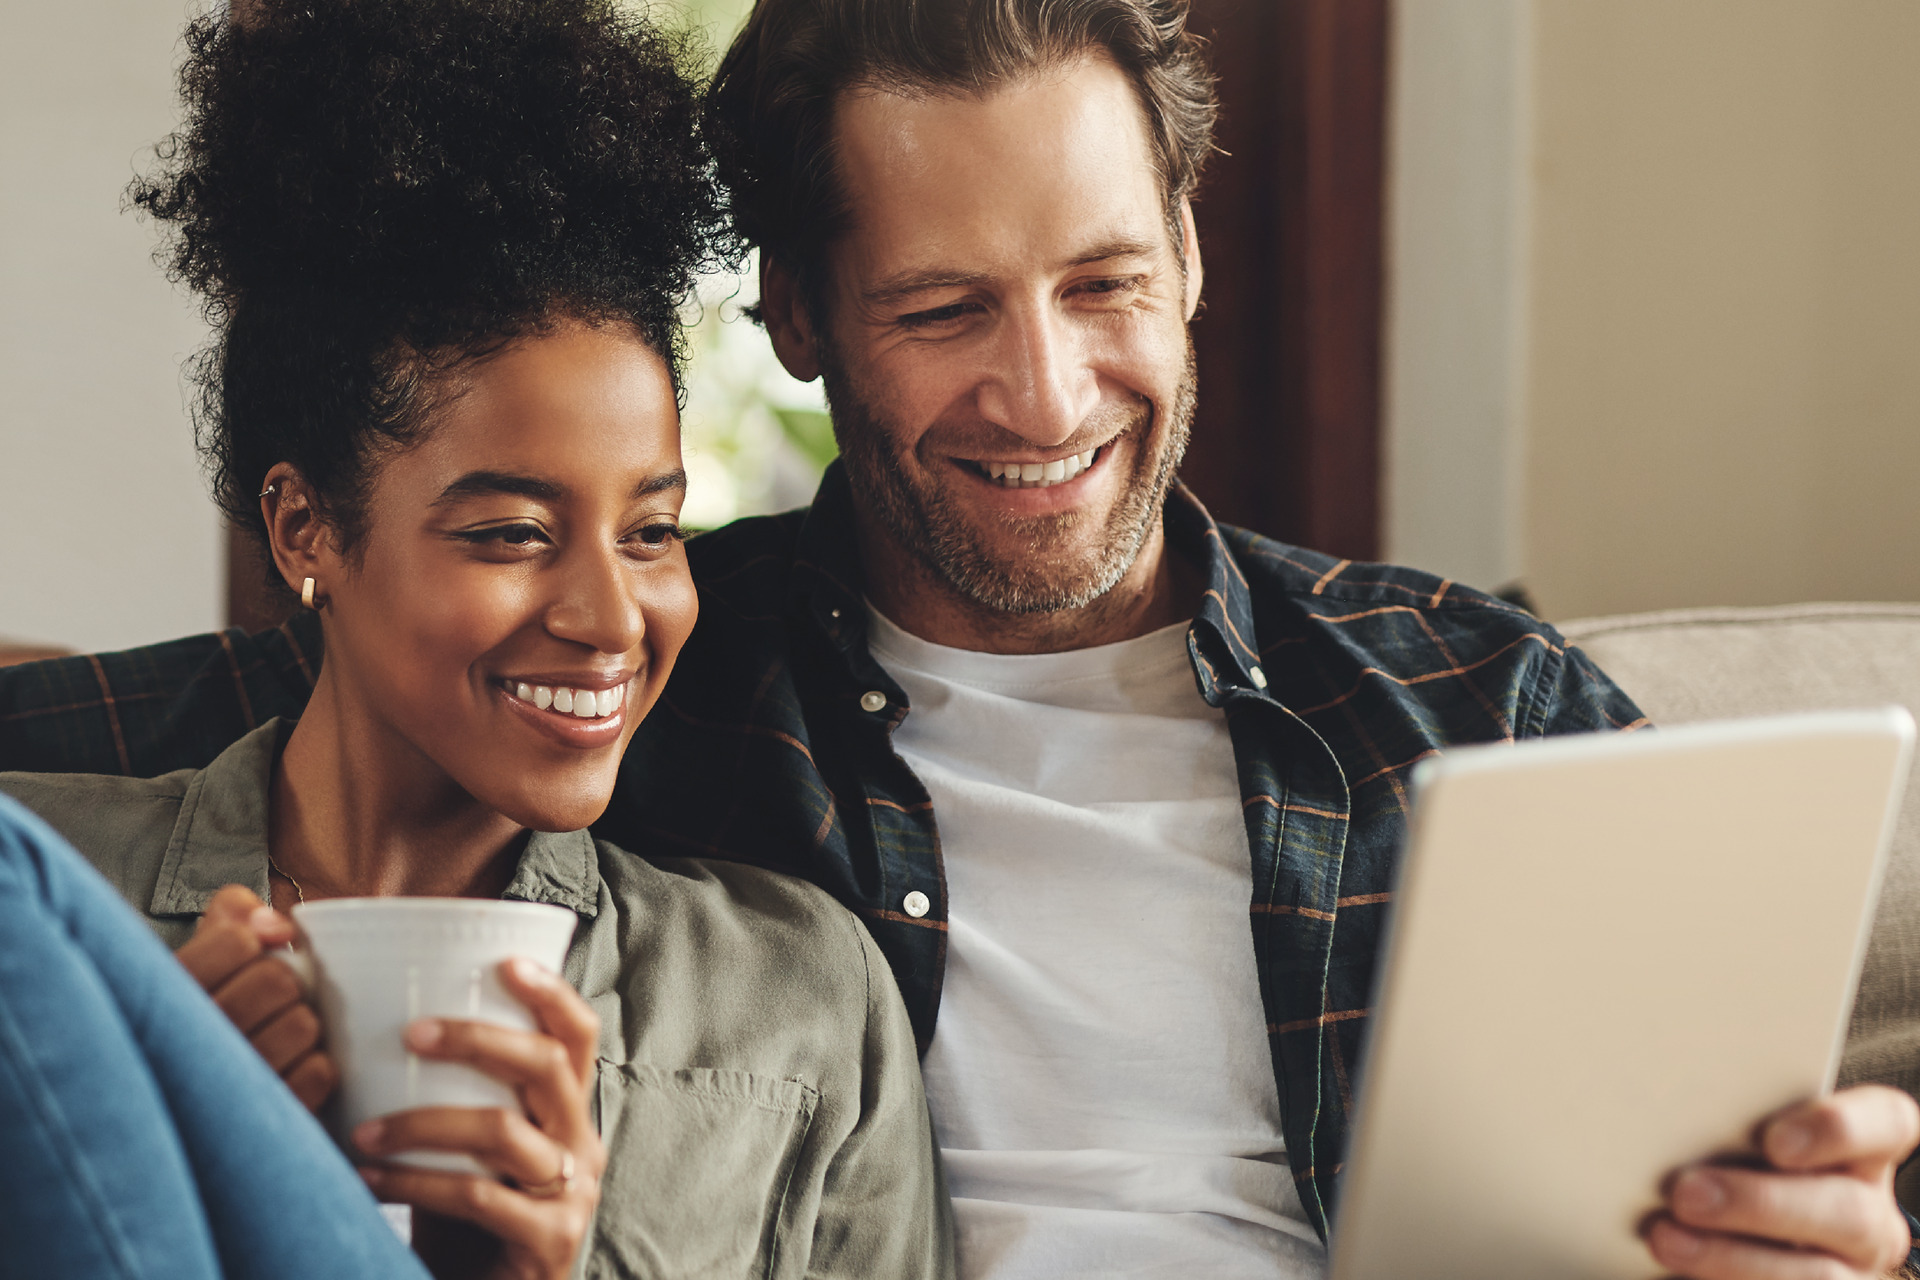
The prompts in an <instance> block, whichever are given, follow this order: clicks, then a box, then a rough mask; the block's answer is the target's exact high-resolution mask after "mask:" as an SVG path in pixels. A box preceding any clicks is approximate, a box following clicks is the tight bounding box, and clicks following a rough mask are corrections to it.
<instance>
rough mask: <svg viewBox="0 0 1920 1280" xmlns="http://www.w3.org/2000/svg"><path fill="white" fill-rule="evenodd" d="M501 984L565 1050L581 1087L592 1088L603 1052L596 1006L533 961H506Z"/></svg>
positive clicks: (501, 968) (501, 973) (556, 975)
mask: <svg viewBox="0 0 1920 1280" xmlns="http://www.w3.org/2000/svg"><path fill="white" fill-rule="evenodd" d="M500 980H501V982H502V983H503V984H504V985H505V986H506V988H507V990H508V991H509V992H511V993H512V994H513V996H514V997H515V998H516V999H517V1000H519V1001H520V1003H522V1004H524V1005H526V1006H527V1009H528V1011H529V1012H530V1013H532V1014H533V1018H534V1021H535V1022H537V1023H539V1024H540V1028H541V1030H543V1031H545V1032H546V1033H547V1034H548V1035H550V1036H552V1037H553V1038H554V1039H555V1040H558V1041H559V1042H560V1043H561V1044H563V1045H565V1046H566V1050H567V1056H568V1058H570V1059H571V1060H572V1062H573V1073H574V1075H575V1076H576V1077H578V1079H579V1081H580V1083H581V1085H582V1086H583V1087H584V1086H586V1085H588V1084H590V1083H591V1082H592V1081H593V1072H594V1060H595V1058H596V1057H598V1055H599V1052H600V1015H599V1014H597V1013H595V1012H594V1011H593V1006H592V1005H589V1004H588V1003H587V1002H586V1001H585V1000H583V999H581V998H580V993H579V992H578V991H575V990H574V989H573V986H572V984H570V983H569V982H567V980H566V979H564V978H562V977H561V976H560V975H559V974H557V973H553V972H552V971H550V970H547V969H543V968H541V967H540V966H539V965H537V964H535V963H533V962H532V961H531V960H518V959H516V960H509V961H507V962H506V963H505V964H503V965H501V966H500Z"/></svg>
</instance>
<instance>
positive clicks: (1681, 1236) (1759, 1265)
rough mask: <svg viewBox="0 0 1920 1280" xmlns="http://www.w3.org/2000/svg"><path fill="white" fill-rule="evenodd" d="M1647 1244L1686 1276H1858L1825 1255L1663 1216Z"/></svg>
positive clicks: (1776, 1279)
mask: <svg viewBox="0 0 1920 1280" xmlns="http://www.w3.org/2000/svg"><path fill="white" fill-rule="evenodd" d="M1647 1249H1648V1251H1649V1252H1651V1253H1652V1254H1653V1258H1654V1261H1656V1262H1658V1263H1659V1264H1660V1265H1661V1266H1662V1267H1665V1268H1666V1269H1667V1270H1669V1271H1671V1272H1673V1273H1674V1274H1675V1275H1677V1276H1684V1277H1686V1280H1862V1275H1861V1273H1860V1272H1858V1271H1856V1270H1854V1269H1853V1268H1851V1267H1849V1266H1847V1264H1845V1263H1843V1262H1841V1261H1839V1260H1838V1259H1837V1258H1832V1257H1828V1256H1827V1255H1825V1254H1819V1253H1802V1252H1797V1251H1793V1250H1787V1249H1777V1248H1774V1247H1772V1246H1769V1245H1763V1244H1758V1243H1756V1242H1754V1241H1752V1240H1742V1239H1738V1238H1736V1237H1733V1236H1717V1235H1712V1234H1709V1233H1706V1232H1699V1231H1692V1230H1689V1229H1687V1228H1686V1227H1682V1226H1679V1225H1678V1224H1676V1223H1674V1222H1672V1221H1670V1220H1668V1219H1666V1218H1662V1219H1660V1220H1659V1221H1657V1222H1655V1223H1654V1224H1653V1227H1652V1229H1651V1230H1649V1231H1648V1232H1647ZM1867 1274H1869V1275H1879V1274H1881V1273H1879V1272H1869V1273H1867Z"/></svg>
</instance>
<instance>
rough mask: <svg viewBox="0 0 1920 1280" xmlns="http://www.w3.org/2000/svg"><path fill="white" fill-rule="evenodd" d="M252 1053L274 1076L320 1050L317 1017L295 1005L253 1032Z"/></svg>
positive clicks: (303, 1007) (304, 1005)
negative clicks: (264, 1060)
mask: <svg viewBox="0 0 1920 1280" xmlns="http://www.w3.org/2000/svg"><path fill="white" fill-rule="evenodd" d="M249 1039H251V1040H252V1041H253V1048H254V1052H256V1053H258V1054H259V1055H260V1056H261V1057H263V1058H265V1059H266V1060H267V1065H268V1066H270V1067H272V1068H273V1070H274V1073H275V1074H276V1075H284V1074H285V1073H286V1070H287V1068H288V1067H289V1066H291V1065H293V1064H294V1063H295V1062H298V1061H299V1060H300V1059H301V1058H303V1057H305V1056H306V1055H307V1054H309V1053H311V1052H313V1051H314V1050H315V1049H316V1048H318V1047H319V1046H320V1015H319V1014H317V1013H315V1012H314V1011H313V1008H312V1006H311V1005H307V1004H300V1003H296V1004H294V1005H293V1006H292V1007H291V1008H288V1009H283V1010H282V1011H281V1012H280V1013H278V1014H276V1015H275V1016H274V1017H272V1018H271V1019H269V1020H268V1021H267V1023H266V1025H265V1026H263V1027H261V1028H259V1029H258V1030H257V1031H254V1032H253V1033H252V1035H251V1036H249Z"/></svg>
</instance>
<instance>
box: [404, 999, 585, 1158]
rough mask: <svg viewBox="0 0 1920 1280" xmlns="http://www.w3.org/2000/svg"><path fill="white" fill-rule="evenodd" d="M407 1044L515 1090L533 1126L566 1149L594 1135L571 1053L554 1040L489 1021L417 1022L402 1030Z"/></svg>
mask: <svg viewBox="0 0 1920 1280" xmlns="http://www.w3.org/2000/svg"><path fill="white" fill-rule="evenodd" d="M406 1041H407V1048H409V1049H411V1050H413V1051H414V1052H415V1053H417V1054H419V1055H420V1056H421V1057H423V1058H432V1059H433V1060H435V1061H436V1062H464V1063H466V1064H467V1065H468V1066H471V1067H474V1068H476V1069H478V1070H480V1071H483V1072H485V1073H486V1074H487V1075H490V1076H492V1077H493V1078H494V1079H496V1080H499V1081H501V1082H503V1083H505V1084H510V1085H512V1086H514V1087H515V1088H516V1089H518V1090H519V1091H520V1096H521V1097H522V1098H524V1099H525V1100H526V1104H527V1111H528V1112H529V1113H530V1114H531V1115H532V1117H533V1119H534V1121H535V1122H536V1123H538V1124H539V1126H540V1127H541V1128H543V1129H545V1130H546V1131H547V1132H548V1133H550V1134H552V1135H553V1136H554V1138H555V1139H557V1140H558V1141H560V1142H563V1143H565V1144H566V1145H568V1146H570V1147H576V1148H577V1147H579V1146H580V1145H581V1138H582V1137H583V1136H584V1135H591V1134H592V1132H593V1124H592V1121H591V1120H590V1119H589V1117H588V1115H587V1102H586V1086H585V1084H584V1082H583V1081H581V1079H580V1078H579V1077H578V1076H577V1075H576V1074H575V1073H574V1067H573V1057H572V1054H571V1052H570V1051H569V1050H568V1049H567V1048H566V1046H564V1045H563V1044H561V1043H560V1041H559V1040H558V1039H556V1038H555V1037H553V1036H549V1035H543V1034H541V1033H540V1032H537V1031H518V1030H515V1029H514V1028H512V1027H502V1026H498V1025H496V1024H494V1023H491V1022H467V1021H463V1020H461V1019H457V1018H422V1019H420V1020H419V1021H417V1022H414V1023H412V1024H411V1025H409V1026H408V1027H407V1032H406ZM595 1172H596V1173H597V1172H598V1170H596V1171H595Z"/></svg>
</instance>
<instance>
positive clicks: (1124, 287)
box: [1080, 276, 1140, 294]
mask: <svg viewBox="0 0 1920 1280" xmlns="http://www.w3.org/2000/svg"><path fill="white" fill-rule="evenodd" d="M1139 287H1140V281H1139V279H1138V278H1137V277H1134V276H1122V277H1120V278H1118V279H1113V280H1089V281H1087V282H1086V283H1085V284H1083V285H1081V286H1080V288H1081V290H1082V291H1083V292H1086V293H1098V294H1115V293H1121V294H1125V293H1132V292H1133V291H1134V290H1135V289H1137V288H1139Z"/></svg>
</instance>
